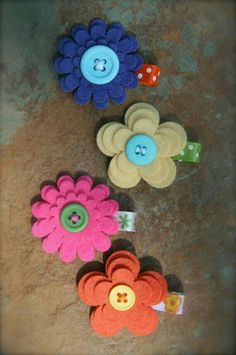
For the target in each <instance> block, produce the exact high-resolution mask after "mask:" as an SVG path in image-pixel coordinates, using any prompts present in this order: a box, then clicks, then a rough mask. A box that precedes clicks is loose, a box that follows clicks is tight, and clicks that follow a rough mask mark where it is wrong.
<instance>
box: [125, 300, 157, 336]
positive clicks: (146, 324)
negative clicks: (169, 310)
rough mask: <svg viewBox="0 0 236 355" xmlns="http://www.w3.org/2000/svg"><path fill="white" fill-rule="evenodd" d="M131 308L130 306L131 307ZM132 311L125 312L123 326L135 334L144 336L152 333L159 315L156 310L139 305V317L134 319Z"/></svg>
mask: <svg viewBox="0 0 236 355" xmlns="http://www.w3.org/2000/svg"><path fill="white" fill-rule="evenodd" d="M131 310H132V308H131ZM131 314H132V313H131V312H130V313H129V314H128V313H127V317H126V319H125V327H126V328H127V329H128V330H129V331H130V332H131V333H132V334H134V335H136V336H144V335H149V334H151V333H153V332H154V331H155V330H156V328H157V326H158V323H159V317H158V315H157V312H156V311H154V310H153V309H152V308H148V307H145V306H142V305H140V307H139V312H138V314H139V316H140V317H139V318H137V319H136V320H135V321H133V320H132V315H131Z"/></svg>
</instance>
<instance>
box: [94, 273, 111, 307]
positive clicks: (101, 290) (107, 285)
mask: <svg viewBox="0 0 236 355" xmlns="http://www.w3.org/2000/svg"><path fill="white" fill-rule="evenodd" d="M111 288H112V282H111V281H108V280H107V279H106V280H103V281H99V282H97V283H96V285H95V287H94V294H95V297H96V299H97V301H98V304H99V305H103V304H106V303H108V302H109V293H110V290H111Z"/></svg>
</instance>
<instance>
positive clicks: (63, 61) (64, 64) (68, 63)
mask: <svg viewBox="0 0 236 355" xmlns="http://www.w3.org/2000/svg"><path fill="white" fill-rule="evenodd" d="M73 69H74V64H73V60H72V58H65V57H58V58H57V59H56V60H55V62H54V70H55V71H56V72H57V73H58V74H69V73H72V71H73Z"/></svg>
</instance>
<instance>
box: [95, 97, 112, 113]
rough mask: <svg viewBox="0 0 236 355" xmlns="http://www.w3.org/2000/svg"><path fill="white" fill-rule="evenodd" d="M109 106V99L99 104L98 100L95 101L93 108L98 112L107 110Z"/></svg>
mask: <svg viewBox="0 0 236 355" xmlns="http://www.w3.org/2000/svg"><path fill="white" fill-rule="evenodd" d="M108 104H109V99H107V100H106V101H104V102H97V101H96V100H94V99H93V106H94V107H95V108H97V109H98V110H104V109H105V108H107V106H108Z"/></svg>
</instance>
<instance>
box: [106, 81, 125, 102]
mask: <svg viewBox="0 0 236 355" xmlns="http://www.w3.org/2000/svg"><path fill="white" fill-rule="evenodd" d="M123 92H124V89H123V86H122V85H120V84H114V85H112V87H111V88H110V90H109V94H110V96H111V98H112V99H114V100H115V99H118V98H119V97H121V96H122V95H123Z"/></svg>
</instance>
